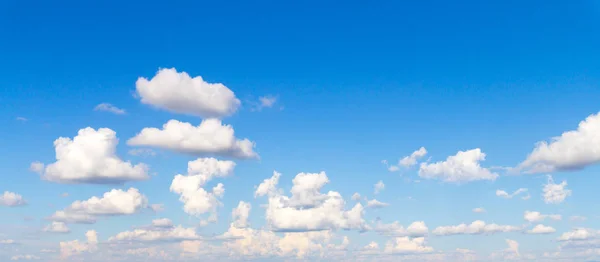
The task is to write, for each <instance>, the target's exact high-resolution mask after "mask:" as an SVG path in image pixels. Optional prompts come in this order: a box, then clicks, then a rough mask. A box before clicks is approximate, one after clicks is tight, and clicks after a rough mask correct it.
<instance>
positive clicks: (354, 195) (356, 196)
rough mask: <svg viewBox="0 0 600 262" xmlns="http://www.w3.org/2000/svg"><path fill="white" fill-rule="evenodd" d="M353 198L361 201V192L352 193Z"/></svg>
mask: <svg viewBox="0 0 600 262" xmlns="http://www.w3.org/2000/svg"><path fill="white" fill-rule="evenodd" d="M351 199H352V200H354V201H360V194H359V193H354V194H352V197H351Z"/></svg>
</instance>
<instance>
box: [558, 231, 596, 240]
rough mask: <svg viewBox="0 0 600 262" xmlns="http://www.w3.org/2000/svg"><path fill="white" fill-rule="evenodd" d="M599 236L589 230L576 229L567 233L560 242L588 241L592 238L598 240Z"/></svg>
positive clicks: (560, 238)
mask: <svg viewBox="0 0 600 262" xmlns="http://www.w3.org/2000/svg"><path fill="white" fill-rule="evenodd" d="M598 236H599V232H598V231H596V230H593V229H589V228H575V229H573V230H572V231H569V232H565V233H563V234H562V235H560V237H558V241H571V240H586V239H591V238H596V237H598Z"/></svg>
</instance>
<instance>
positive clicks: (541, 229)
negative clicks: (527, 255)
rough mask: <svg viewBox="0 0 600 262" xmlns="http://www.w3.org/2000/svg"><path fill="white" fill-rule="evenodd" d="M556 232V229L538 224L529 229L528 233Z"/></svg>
mask: <svg viewBox="0 0 600 262" xmlns="http://www.w3.org/2000/svg"><path fill="white" fill-rule="evenodd" d="M554 232H556V229H554V228H552V227H549V226H544V225H542V224H538V225H536V226H535V227H533V229H531V230H527V234H550V233H554Z"/></svg>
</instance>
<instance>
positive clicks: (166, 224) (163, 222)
mask: <svg viewBox="0 0 600 262" xmlns="http://www.w3.org/2000/svg"><path fill="white" fill-rule="evenodd" d="M152 226H153V227H156V228H170V227H173V221H171V219H168V218H160V219H154V220H152Z"/></svg>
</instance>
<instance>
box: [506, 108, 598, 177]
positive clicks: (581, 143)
mask: <svg viewBox="0 0 600 262" xmlns="http://www.w3.org/2000/svg"><path fill="white" fill-rule="evenodd" d="M598 148H600V113H597V114H594V115H590V116H588V117H587V118H586V119H585V120H583V121H581V122H579V126H578V128H577V130H571V131H567V132H564V133H563V134H562V135H560V136H558V137H554V138H552V139H551V141H550V142H547V141H541V142H538V143H537V144H536V146H535V148H534V149H533V151H532V152H531V153H530V154H529V155H528V156H527V158H526V159H525V161H523V162H522V163H521V164H520V165H519V167H518V169H520V170H525V172H528V173H540V172H553V171H570V170H579V169H582V168H585V167H586V166H589V165H592V164H596V163H598V162H600V150H598Z"/></svg>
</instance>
